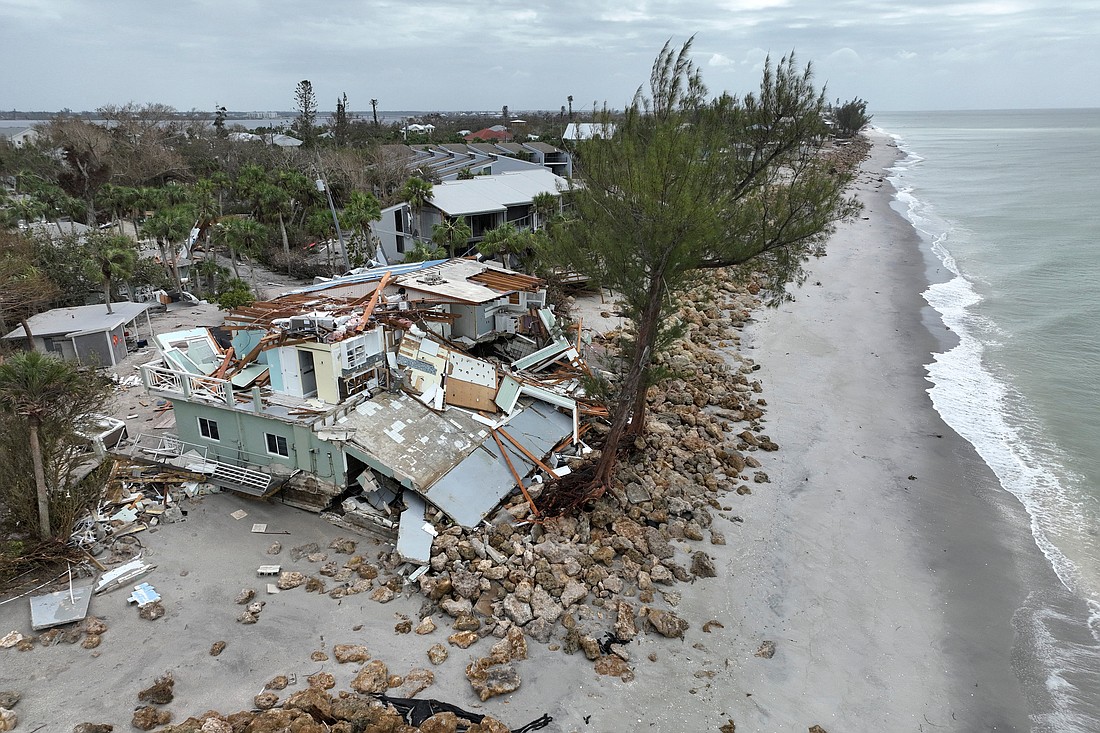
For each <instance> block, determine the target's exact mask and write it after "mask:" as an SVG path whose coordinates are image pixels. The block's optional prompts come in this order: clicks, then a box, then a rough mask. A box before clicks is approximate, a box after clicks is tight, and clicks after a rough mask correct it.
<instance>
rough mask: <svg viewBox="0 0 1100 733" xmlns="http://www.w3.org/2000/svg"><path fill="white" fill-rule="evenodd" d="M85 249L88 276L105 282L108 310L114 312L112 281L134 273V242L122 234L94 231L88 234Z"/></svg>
mask: <svg viewBox="0 0 1100 733" xmlns="http://www.w3.org/2000/svg"><path fill="white" fill-rule="evenodd" d="M85 251H86V252H87V257H88V261H87V266H86V268H85V269H86V270H87V274H88V277H89V279H91V280H99V281H100V282H101V283H102V284H103V296H104V300H105V302H106V303H107V312H108V313H114V309H113V308H112V307H111V283H112V282H113V281H114V280H116V279H118V280H126V279H127V278H129V277H130V276H131V275H133V274H134V265H135V264H137V252H135V251H134V245H133V242H132V241H131V240H130V238H129V237H126V236H123V235H121V234H106V233H105V232H93V233H92V234H90V235H89V236H88V239H87V245H86V248H85Z"/></svg>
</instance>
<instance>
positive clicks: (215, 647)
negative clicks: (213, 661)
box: [210, 641, 225, 657]
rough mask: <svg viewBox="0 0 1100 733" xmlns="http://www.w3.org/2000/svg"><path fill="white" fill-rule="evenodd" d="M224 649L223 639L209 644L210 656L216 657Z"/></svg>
mask: <svg viewBox="0 0 1100 733" xmlns="http://www.w3.org/2000/svg"><path fill="white" fill-rule="evenodd" d="M224 651H225V642H224V641H215V642H214V643H213V644H211V645H210V656H212V657H216V656H218V655H219V654H221V653H222V652H224Z"/></svg>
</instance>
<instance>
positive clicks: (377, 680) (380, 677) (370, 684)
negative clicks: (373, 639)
mask: <svg viewBox="0 0 1100 733" xmlns="http://www.w3.org/2000/svg"><path fill="white" fill-rule="evenodd" d="M389 680H390V675H389V670H388V669H387V668H386V663H385V662H382V661H380V660H378V659H375V660H372V661H370V662H368V663H367V664H366V666H364V667H363V668H362V669H361V670H359V674H357V675H356V676H355V679H353V680H352V681H351V689H353V690H355V691H356V692H362V693H370V692H385V691H386V690H387V689H389Z"/></svg>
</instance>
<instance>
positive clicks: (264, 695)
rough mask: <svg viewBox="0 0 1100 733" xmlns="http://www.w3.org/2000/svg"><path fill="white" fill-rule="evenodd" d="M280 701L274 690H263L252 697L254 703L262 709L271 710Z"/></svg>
mask: <svg viewBox="0 0 1100 733" xmlns="http://www.w3.org/2000/svg"><path fill="white" fill-rule="evenodd" d="M278 703H279V696H278V695H276V694H275V693H274V692H261V693H260V694H259V695H256V697H254V698H253V699H252V704H253V705H255V706H256V707H257V708H258V709H260V710H270V709H271V708H273V707H275V706H276V705H277V704H278Z"/></svg>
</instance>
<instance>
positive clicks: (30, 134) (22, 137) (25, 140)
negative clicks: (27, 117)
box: [0, 127, 38, 148]
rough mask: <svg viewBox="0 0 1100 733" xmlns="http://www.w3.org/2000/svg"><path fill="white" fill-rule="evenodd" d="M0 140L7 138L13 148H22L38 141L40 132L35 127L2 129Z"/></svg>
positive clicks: (0, 129)
mask: <svg viewBox="0 0 1100 733" xmlns="http://www.w3.org/2000/svg"><path fill="white" fill-rule="evenodd" d="M0 138H5V139H6V140H7V141H8V142H9V143H11V144H12V146H13V147H16V148H21V147H23V146H24V145H30V144H32V143H33V142H34V141H35V140H37V139H38V130H37V129H35V128H34V127H0Z"/></svg>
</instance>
